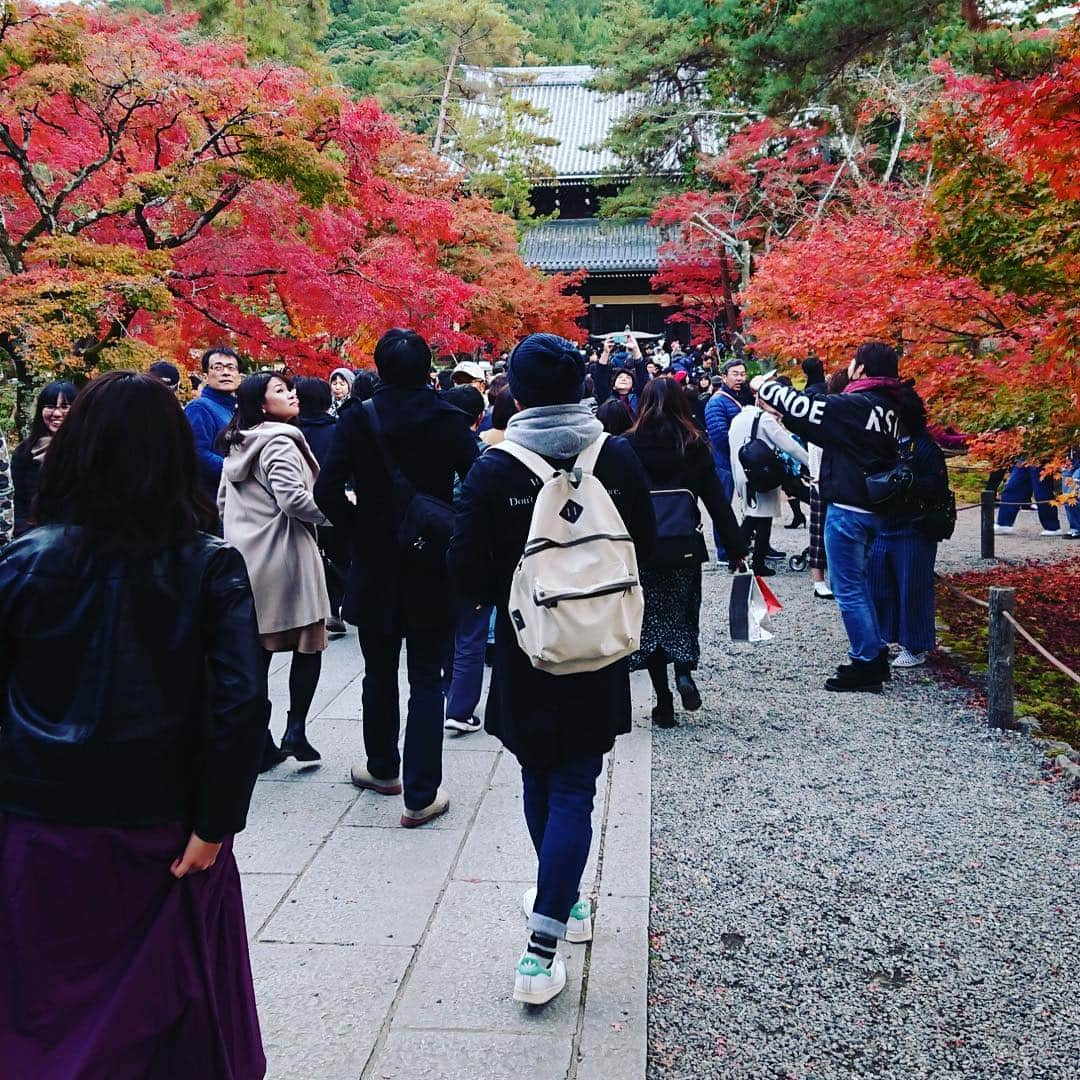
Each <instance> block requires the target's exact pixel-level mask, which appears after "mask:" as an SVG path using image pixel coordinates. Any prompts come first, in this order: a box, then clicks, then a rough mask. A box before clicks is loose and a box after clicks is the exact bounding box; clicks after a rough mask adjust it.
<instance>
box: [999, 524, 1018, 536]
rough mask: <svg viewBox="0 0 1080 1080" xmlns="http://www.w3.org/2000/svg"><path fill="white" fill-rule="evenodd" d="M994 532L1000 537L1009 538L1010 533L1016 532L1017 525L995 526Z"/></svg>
mask: <svg viewBox="0 0 1080 1080" xmlns="http://www.w3.org/2000/svg"><path fill="white" fill-rule="evenodd" d="M994 532H996V533H997V534H998V536H1008V535H1009V533H1014V532H1016V526H1015V525H995V526H994Z"/></svg>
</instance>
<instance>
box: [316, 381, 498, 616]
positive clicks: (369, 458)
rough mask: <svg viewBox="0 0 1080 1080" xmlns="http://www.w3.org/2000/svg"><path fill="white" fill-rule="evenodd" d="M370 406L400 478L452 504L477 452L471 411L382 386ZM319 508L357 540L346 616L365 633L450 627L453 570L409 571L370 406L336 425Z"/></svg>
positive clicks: (421, 392)
mask: <svg viewBox="0 0 1080 1080" xmlns="http://www.w3.org/2000/svg"><path fill="white" fill-rule="evenodd" d="M371 400H372V401H373V402H374V403H375V409H376V411H377V412H378V416H379V423H380V425H381V427H382V430H383V434H384V436H385V438H386V441H387V444H388V449H389V452H390V454H391V457H392V458H393V460H394V461H396V462H397V464H398V467H399V468H400V469H401V471H402V472H403V473H404V474H405V476H406V477H407V478H408V479H409V480H410V481H411V482H412V484H413V486H414V487H415V488H416V490H417V491H419V492H422V493H424V494H426V495H434V496H435V497H437V498H439V499H443V500H444V501H445V502H447V503H449V502H451V500H452V499H453V495H454V476H455V474H456V475H457V476H459V477H464V476H465V475H466V473H468V471H469V468H470V467H471V465H472V463H473V460H474V459H475V458H476V453H477V451H476V438H475V436H474V435H473V433H472V432H471V431H470V430H469V422H468V420H467V419H466V417H465V414H464V413H463V412H462V411H461V410H460V409H456V408H454V406H453V405H450V404H447V403H446V402H445V401H443V400H442V399H441V398H440V397H439V396H438V395H437V394H436V393H435V392H434V391H433V390H431V389H428V388H426V387H425V388H418V389H403V388H402V387H398V386H391V385H383V386H380V387H379V388H378V389H377V390H376V391H375V394H374V396H373V397H372V399H371ZM348 485H351V486H352V489H353V491H355V492H356V505H355V506H354V505H353V504H352V503H351V502H350V501H349V499H348V497H347V496H346V494H345V489H346V486H348ZM315 501H316V502H317V503H318V504H319V509H321V510H322V512H323V513H324V514H325V515H326V516H327V517H328V518H329V519H330V521H331V522H332V523H333V525H334V526H335V527H337V528H340V529H343V530H344V531H345V532H346V533H347V535H348V536H349V537H350V539H351V541H352V565H351V566H350V568H349V576H348V580H347V582H346V585H345V600H344V603H343V605H342V615H343V617H344V618H345V619H347V620H348V621H349V622H351V623H353V624H354V625H355V626H357V627H359V628H360V632H361V633H364V632H365V631H368V632H377V633H386V634H401V633H403V632H404V631H405V629H406V628H410V629H439V628H445V629H447V630H449V628H450V627H451V626H452V625H453V622H454V612H453V604H452V600H451V594H450V582H449V578H448V576H447V573H446V570H445V569H436V570H428V571H424V572H422V573H421V572H416V571H415V570H413V569H412V568H411V567H407V566H406V565H405V564H404V552H402V550H401V549H400V547H399V545H398V542H397V535H396V530H397V525H398V521H397V518H396V509H395V505H394V498H393V490H392V486H391V481H390V475H389V473H388V472H387V471H386V467H385V465H384V464H383V461H382V456H381V454H380V452H379V447H378V445H377V444H376V442H375V437H374V435H373V434H372V431H371V427H370V425H369V424H368V419H367V416H366V415H365V413H364V410H363V409H362V408H355V407H354V408H349V409H347V410H346V411H345V412H343V413H342V414H341V416H340V417H339V418H338V426H337V431H336V433H335V436H334V441H333V445H332V446H331V449H330V456H329V457H328V458H327V460H326V463H325V464H324V466H323V469H322V472H320V473H319V479H318V480H317V481H316V483H315Z"/></svg>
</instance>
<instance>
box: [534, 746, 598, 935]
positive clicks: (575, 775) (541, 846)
mask: <svg viewBox="0 0 1080 1080" xmlns="http://www.w3.org/2000/svg"><path fill="white" fill-rule="evenodd" d="M603 765H604V759H603V758H602V757H599V756H597V757H583V758H575V759H574V760H573V761H567V762H565V763H563V764H562V765H558V766H556V767H554V768H550V769H530V768H528V767H527V766H525V765H522V767H521V779H522V781H523V783H524V786H525V823H526V824H527V825H528V826H529V836H531V837H532V842H533V847H534V848H536V857H537V859H538V860H539V862H540V868H539V870H538V872H537V875H536V903H535V905H534V906H533V913H532V917H531V918H530V919H529V929H530V930H536V931H537V932H538V933H541V934H550V935H551V936H552V937H557V938H561V937H563V936H564V935H565V933H566V920H567V919H568V918H569V917H570V909H571V908H572V907H573V906H574V904H576V903H577V901H578V890H579V889H580V887H581V875H582V874H583V873H585V864H586V863H587V862H588V861H589V847H590V846H591V844H592V810H593V800H594V799H595V798H596V778H597V777H598V776H599V775H600V770H601V769H602V768H603Z"/></svg>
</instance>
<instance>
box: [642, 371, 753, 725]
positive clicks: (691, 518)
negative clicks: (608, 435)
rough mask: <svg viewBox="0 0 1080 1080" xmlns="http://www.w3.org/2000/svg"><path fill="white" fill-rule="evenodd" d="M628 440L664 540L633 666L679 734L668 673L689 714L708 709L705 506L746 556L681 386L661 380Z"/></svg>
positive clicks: (648, 585)
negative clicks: (698, 679)
mask: <svg viewBox="0 0 1080 1080" xmlns="http://www.w3.org/2000/svg"><path fill="white" fill-rule="evenodd" d="M626 438H627V439H628V440H629V442H630V445H631V446H633V448H634V450H635V451H636V452H637V455H638V457H639V458H640V459H641V463H642V465H644V466H645V472H646V473H647V474H648V476H649V484H650V487H651V489H652V491H653V504H654V506H655V508H656V511H657V531H658V540H657V545H656V552H655V554H654V556H653V559H652V562H651V563H649V564H646V565H645V566H643V567H642V568H641V583H642V587H643V590H644V593H645V622H644V625H643V627H642V630H641V647H640V648H639V649H638V651H637V652H636V653H635V654H634V655H633V656H632V657H631V659H630V667H631V669H632V670H634V671H640V670H641V669H642V668H644V669H645V670H646V671H648V673H649V678H650V679H651V680H652V684H653V690H654V691H655V693H656V707H655V708H654V709H653V712H652V717H653V723H655V724H656V725H657V727H674V725H675V705H674V699H673V697H672V693H671V689H670V685H669V683H668V672H667V669H668V666H669V665H674V667H675V686H676V689H677V690H678V691H679V697H680V698H681V700H682V706H683V708H684V709H686V710H687V711H688V712H693V711H694V710H695V709H700V708H701V694H700V692H699V691H698V688H697V686H696V685H695V683H694V676H693V671H694V669H695V668H696V667H697V666H698V660H699V658H700V655H701V643H700V635H699V631H698V624H699V616H700V612H701V564H702V563H703V562H705V561H707V559H708V553H707V551H706V548H705V539H704V536H703V534H702V532H701V528H700V512H699V511H698V500H700V501H701V502H703V503H704V504H705V509H706V510H708V512H709V516H710V517H711V518H712V520H713V524H714V525H715V526H716V529H717V530H718V532H719V535H720V538H721V540H723V542H724V544H725V545H726V550H727V553H728V558H729V559H730V560H731V561H732V562H738V561H740V560H741V559H742V557H743V556H744V555H745V553H746V544H745V542H744V541H743V539H742V535H741V533H740V532H739V526H738V524H737V523H736V521H735V515H734V514H733V513H732V511H731V504H730V503H729V502H728V500H727V498H726V497H725V495H724V489H723V487H722V486H721V484H720V479H719V477H718V476H717V475H716V469H715V468H714V467H713V461H712V452H711V450H710V449H709V442H708V439H707V437H706V436H705V435H703V434H702V432H701V431H700V430H699V429H698V427H697V426H696V425H695V424H694V421H693V418H692V416H691V415H690V403H689V401H688V399H687V396H686V391H685V390H684V389H683V388H682V386H680V385H679V383H678V382H676V381H675V380H674V379H654V380H653V381H652V382H650V383H648V384H647V385H646V387H645V389H644V390H643V391H642V394H641V412H640V413H639V414H638V418H637V421H636V422H635V424H634V426H633V427H632V428H631V429H630V431H629V432H628V433H627V435H626Z"/></svg>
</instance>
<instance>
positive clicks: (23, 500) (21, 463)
mask: <svg viewBox="0 0 1080 1080" xmlns="http://www.w3.org/2000/svg"><path fill="white" fill-rule="evenodd" d="M40 476H41V462H40V461H38V460H37V459H36V458H35V457H34V455H33V454H32V453H31V452H30V440H29V439H24V440H23V441H22V442H21V443H19V445H18V446H16V447H15V449H14V451H13V452H12V454H11V485H12V487H13V488H14V489H15V533H14V535H15V536H22V534H23V533H24V532H26V531H27V530H28V529H29V528H30V510H31V508H32V507H33V505H34V497H35V496H36V495H37V489H38V479H39V477H40Z"/></svg>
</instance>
